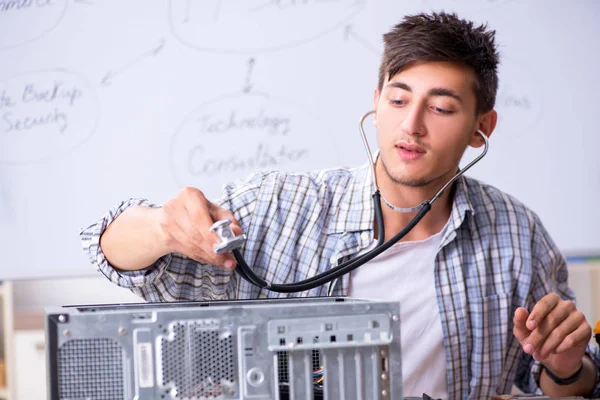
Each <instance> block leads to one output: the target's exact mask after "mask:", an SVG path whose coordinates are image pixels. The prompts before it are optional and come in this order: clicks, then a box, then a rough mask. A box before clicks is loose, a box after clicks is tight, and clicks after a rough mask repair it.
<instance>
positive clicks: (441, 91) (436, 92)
mask: <svg viewBox="0 0 600 400" xmlns="http://www.w3.org/2000/svg"><path fill="white" fill-rule="evenodd" d="M386 86H387V87H395V88H398V89H402V90H406V91H407V92H412V88H411V87H410V86H408V85H407V84H406V83H404V82H398V81H395V82H389V83H388V84H387V85H386ZM428 95H429V96H447V97H451V98H453V99H455V100H458V101H459V102H461V103H462V102H463V100H462V98H461V97H460V96H459V95H458V94H457V93H456V92H454V91H453V90H450V89H446V88H433V89H431V90H429V93H428Z"/></svg>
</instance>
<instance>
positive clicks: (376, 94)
mask: <svg viewBox="0 0 600 400" xmlns="http://www.w3.org/2000/svg"><path fill="white" fill-rule="evenodd" d="M380 94H381V93H380V92H379V88H375V90H374V91H373V110H375V114H373V126H374V127H377V105H378V104H379V95H380Z"/></svg>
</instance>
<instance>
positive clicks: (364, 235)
mask: <svg viewBox="0 0 600 400" xmlns="http://www.w3.org/2000/svg"><path fill="white" fill-rule="evenodd" d="M360 240H362V241H363V242H366V241H367V240H369V232H363V233H361V234H360Z"/></svg>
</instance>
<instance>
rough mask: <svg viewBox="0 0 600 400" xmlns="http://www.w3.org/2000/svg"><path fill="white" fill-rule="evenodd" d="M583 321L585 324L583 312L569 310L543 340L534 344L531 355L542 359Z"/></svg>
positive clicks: (554, 349) (552, 351) (553, 350)
mask: <svg viewBox="0 0 600 400" xmlns="http://www.w3.org/2000/svg"><path fill="white" fill-rule="evenodd" d="M563 308H566V307H563ZM548 317H550V316H548ZM583 323H585V324H587V322H585V317H584V316H583V313H580V312H571V313H570V314H568V315H567V316H566V317H565V318H564V319H563V321H562V322H561V323H560V324H558V325H557V326H555V327H554V328H553V329H552V330H551V331H550V332H548V335H547V337H546V340H544V342H542V343H540V344H539V345H536V346H534V348H535V349H534V353H533V357H534V358H535V359H536V360H543V359H545V358H546V357H548V356H549V355H550V354H552V353H555V352H556V349H557V347H558V346H559V345H560V344H561V343H562V342H563V341H564V339H565V338H566V337H567V336H569V335H570V334H571V333H573V332H575V331H576V330H577V329H578V328H579V326H580V325H581V324H583ZM534 333H535V332H534ZM532 336H533V334H532Z"/></svg>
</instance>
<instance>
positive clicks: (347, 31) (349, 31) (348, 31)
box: [344, 25, 381, 55]
mask: <svg viewBox="0 0 600 400" xmlns="http://www.w3.org/2000/svg"><path fill="white" fill-rule="evenodd" d="M350 39H354V40H356V41H357V42H358V43H360V44H361V45H362V46H363V47H364V48H365V49H367V50H369V51H370V52H372V53H375V54H377V55H381V50H378V49H377V48H376V47H375V46H373V45H372V44H371V43H369V41H368V40H366V39H365V38H363V37H362V36H360V35H359V34H357V33H356V32H355V30H354V26H352V25H346V26H345V27H344V40H346V41H348V40H350Z"/></svg>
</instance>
